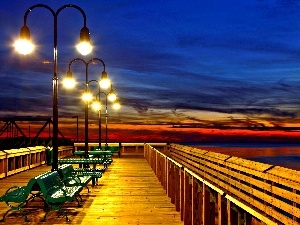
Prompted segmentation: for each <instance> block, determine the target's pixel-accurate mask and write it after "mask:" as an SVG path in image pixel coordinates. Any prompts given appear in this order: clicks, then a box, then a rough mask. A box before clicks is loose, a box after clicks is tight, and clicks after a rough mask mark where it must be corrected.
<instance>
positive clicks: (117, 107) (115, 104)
mask: <svg viewBox="0 0 300 225" xmlns="http://www.w3.org/2000/svg"><path fill="white" fill-rule="evenodd" d="M120 108H121V104H120V102H119V101H118V100H117V101H115V102H114V104H113V109H115V110H118V109H120Z"/></svg>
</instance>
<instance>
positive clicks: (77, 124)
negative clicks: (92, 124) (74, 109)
mask: <svg viewBox="0 0 300 225" xmlns="http://www.w3.org/2000/svg"><path fill="white" fill-rule="evenodd" d="M72 118H76V141H77V142H78V116H72Z"/></svg>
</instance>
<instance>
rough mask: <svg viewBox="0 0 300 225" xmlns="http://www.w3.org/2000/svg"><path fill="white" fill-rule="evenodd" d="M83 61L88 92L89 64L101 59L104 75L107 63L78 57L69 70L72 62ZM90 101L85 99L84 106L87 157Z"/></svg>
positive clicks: (86, 155) (87, 153)
mask: <svg viewBox="0 0 300 225" xmlns="http://www.w3.org/2000/svg"><path fill="white" fill-rule="evenodd" d="M78 60H79V61H81V62H83V63H84V64H85V91H86V93H87V92H88V86H89V80H88V66H89V64H90V63H91V62H93V61H96V60H97V61H100V62H101V63H102V65H103V68H104V69H103V72H102V77H103V74H106V72H105V64H104V62H103V60H101V59H99V58H92V59H90V60H89V61H87V62H86V61H85V60H83V59H81V58H76V59H73V60H72V61H71V62H70V63H69V71H68V72H70V68H71V65H72V63H73V62H75V61H78ZM106 76H107V74H106ZM88 109H89V103H88V101H85V108H84V121H85V123H84V124H85V125H84V126H85V127H84V130H85V134H84V135H85V140H84V141H85V142H84V151H85V153H84V157H85V158H88V157H89V152H88V151H89V134H88V132H89V130H88V123H89V122H88V121H89V110H88Z"/></svg>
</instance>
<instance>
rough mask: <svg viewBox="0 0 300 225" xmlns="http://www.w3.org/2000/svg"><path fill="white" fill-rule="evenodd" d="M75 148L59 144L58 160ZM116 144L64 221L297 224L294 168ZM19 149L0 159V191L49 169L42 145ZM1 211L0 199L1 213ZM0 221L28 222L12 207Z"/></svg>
mask: <svg viewBox="0 0 300 225" xmlns="http://www.w3.org/2000/svg"><path fill="white" fill-rule="evenodd" d="M95 144H96V143H95ZM117 144H119V143H115V145H117ZM74 145H76V147H74V146H60V148H59V157H60V158H67V157H74V156H72V155H73V151H74V150H79V149H80V148H81V147H82V146H81V144H79V143H78V144H74ZM89 146H91V147H92V146H93V143H90V145H89ZM121 146H122V147H121V152H120V153H121V154H120V156H121V157H118V155H114V156H113V163H112V164H111V165H109V166H108V169H107V171H106V172H105V173H104V174H103V177H102V178H100V179H99V180H98V185H95V186H91V184H89V187H90V189H91V192H90V193H88V192H87V190H86V189H84V190H83V191H82V198H83V204H82V207H78V206H77V205H76V203H73V202H71V203H66V204H65V210H66V211H67V213H68V217H69V219H70V220H71V222H68V223H67V224H88V223H97V224H153V225H154V224H175V225H177V224H184V225H202V224H204V225H263V224H272V225H273V224H274V225H275V224H285V225H299V224H300V220H299V217H300V209H299V204H300V181H299V175H300V172H299V171H295V170H291V169H287V168H282V167H279V166H274V165H268V164H263V163H258V162H254V161H250V160H245V159H241V158H237V157H233V156H229V155H224V154H219V153H214V152H209V151H206V150H202V149H196V148H193V147H189V146H182V145H178V144H166V143H149V144H144V143H143V144H142V143H124V144H123V143H122V144H121ZM21 151H22V150H19V153H18V151H17V150H15V151H14V152H11V154H8V153H6V155H4V154H3V156H2V158H0V166H1V167H0V169H1V170H2V171H1V174H2V178H1V179H0V195H2V194H4V193H5V191H6V190H7V189H8V188H9V187H11V186H13V185H17V186H23V185H26V183H27V182H28V180H29V179H30V177H33V176H36V175H38V174H40V173H42V172H45V171H47V170H51V166H48V165H47V163H46V161H47V160H46V158H45V157H46V154H45V148H44V149H43V148H42V147H41V146H40V147H36V149H33V148H32V149H30V150H29V151H28V149H27V150H26V151H25V150H24V149H23V154H21V153H20V152H21ZM12 154H14V155H12ZM26 163H27V164H26ZM31 163H33V164H32V165H31ZM75 166H76V165H74V167H75ZM42 206H43V202H42V201H40V200H39V199H37V200H36V201H34V202H29V203H28V205H27V206H26V207H25V208H24V210H26V211H27V212H28V219H29V220H30V221H31V223H34V224H35V223H38V222H39V221H40V220H41V219H42V217H43V215H44V214H45V211H44V209H43V207H42ZM7 209H8V207H7V206H6V205H5V203H3V202H1V203H0V214H1V215H3V214H4V213H5V212H6V211H7ZM2 223H3V224H29V223H28V222H24V218H21V214H20V213H19V212H12V213H9V215H8V216H7V219H6V222H2ZM65 223H66V220H65V217H63V216H59V217H57V214H56V212H51V213H50V214H49V216H48V217H47V221H46V222H44V223H43V224H65Z"/></svg>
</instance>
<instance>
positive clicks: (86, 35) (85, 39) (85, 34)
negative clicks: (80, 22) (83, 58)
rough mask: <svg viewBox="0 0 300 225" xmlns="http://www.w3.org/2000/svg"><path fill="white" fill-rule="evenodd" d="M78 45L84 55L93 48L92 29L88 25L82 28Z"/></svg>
mask: <svg viewBox="0 0 300 225" xmlns="http://www.w3.org/2000/svg"><path fill="white" fill-rule="evenodd" d="M76 47H77V50H78V51H79V52H80V54H82V55H87V54H89V53H90V52H91V51H92V50H93V46H92V44H91V41H90V31H89V29H88V28H87V27H83V28H82V29H81V30H80V40H79V43H78V44H77V46H76Z"/></svg>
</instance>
